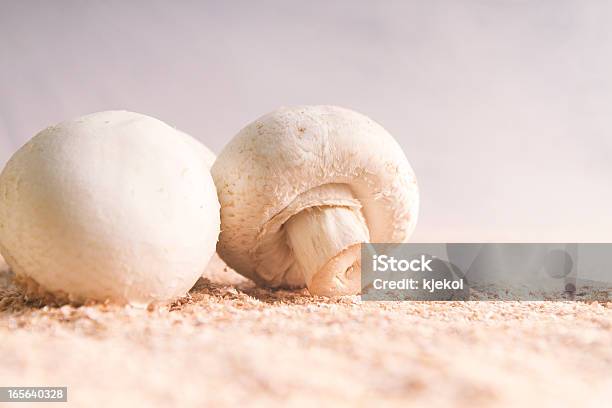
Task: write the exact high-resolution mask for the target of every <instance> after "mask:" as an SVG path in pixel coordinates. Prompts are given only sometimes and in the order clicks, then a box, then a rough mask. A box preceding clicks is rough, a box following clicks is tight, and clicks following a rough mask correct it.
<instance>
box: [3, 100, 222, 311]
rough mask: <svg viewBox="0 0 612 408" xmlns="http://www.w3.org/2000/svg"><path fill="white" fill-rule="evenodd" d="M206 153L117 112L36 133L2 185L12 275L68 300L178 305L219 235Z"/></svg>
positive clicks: (149, 121)
mask: <svg viewBox="0 0 612 408" xmlns="http://www.w3.org/2000/svg"><path fill="white" fill-rule="evenodd" d="M204 149H205V148H204V147H203V145H202V144H200V143H199V142H197V141H196V140H195V139H193V138H191V137H190V136H187V135H186V134H184V133H182V132H179V131H177V130H175V129H173V128H172V127H170V126H168V125H166V124H165V123H163V122H161V121H159V120H157V119H154V118H151V117H149V116H145V115H141V114H138V113H131V112H123V111H108V112H99V113H94V114H90V115H86V116H82V117H80V118H77V119H74V120H69V121H66V122H62V123H60V124H58V125H56V126H52V127H49V128H47V129H45V130H43V131H42V132H40V133H39V134H37V135H36V136H35V137H34V138H33V139H32V140H30V141H29V142H28V143H27V144H26V145H25V146H23V147H22V148H21V149H20V150H19V151H17V152H16V153H15V154H14V155H13V157H12V158H11V159H10V161H9V162H8V164H7V165H6V167H5V169H4V171H3V172H2V174H1V175H0V252H1V253H2V255H3V256H4V258H5V259H6V261H7V263H8V264H9V265H10V266H11V268H12V270H13V271H14V272H15V273H16V275H17V276H19V277H24V278H27V279H30V280H33V281H35V282H36V283H38V284H39V285H40V286H41V287H42V288H43V289H45V290H46V291H50V292H59V293H62V294H66V295H69V296H70V297H71V298H73V299H79V300H81V299H83V300H84V299H94V300H106V299H112V300H117V301H125V302H131V303H136V304H139V303H140V304H146V303H149V302H153V301H164V300H168V299H172V298H175V297H177V296H181V295H184V294H185V293H186V292H187V291H188V290H189V289H190V288H191V287H192V286H193V285H194V283H195V282H196V281H197V279H198V278H199V277H200V276H201V274H202V272H203V271H204V269H205V268H206V265H207V263H208V261H209V260H210V258H211V256H212V255H213V254H214V252H215V245H216V242H217V237H218V233H219V203H218V200H217V196H216V190H215V188H214V183H213V180H212V177H211V175H210V172H209V167H208V164H207V161H206V160H207V159H206V152H205V150H204Z"/></svg>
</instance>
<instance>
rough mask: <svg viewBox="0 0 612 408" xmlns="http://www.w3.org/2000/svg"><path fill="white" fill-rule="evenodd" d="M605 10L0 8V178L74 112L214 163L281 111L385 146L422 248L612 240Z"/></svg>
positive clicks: (109, 4) (25, 4) (471, 6)
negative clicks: (14, 156)
mask: <svg viewBox="0 0 612 408" xmlns="http://www.w3.org/2000/svg"><path fill="white" fill-rule="evenodd" d="M610 21H612V3H610V2H606V1H596V0H592V1H588V2H582V1H579V0H575V1H559V0H555V1H553V0H547V1H546V0H545V1H538V2H532V1H521V0H515V1H510V0H507V1H502V0H492V1H476V0H474V1H467V0H464V1H451V0H449V1H430V2H423V1H396V2H391V1H386V2H373V1H333V2H328V1H309V2H303V1H302V2H297V1H261V2H251V1H244V2H238V1H227V2H201V1H198V2H196V1H175V2H170V1H151V0H148V1H130V2H125V1H95V2H94V1H90V2H84V1H61V0H56V1H10V0H0V165H3V164H4V162H5V161H6V160H7V159H8V157H9V156H10V154H11V153H12V152H13V151H14V150H15V149H16V148H18V147H19V146H20V145H21V144H23V143H24V142H25V141H26V140H27V139H28V138H29V137H31V136H32V135H34V134H35V133H36V132H37V131H39V130H40V129H42V128H43V127H45V126H47V125H49V124H52V123H55V122H58V121H60V120H63V119H65V118H70V117H74V116H78V115H81V114H84V113H89V112H94V111H99V110H105V109H128V110H133V111H137V112H142V113H147V114H150V115H152V116H156V117H158V118H160V119H162V120H164V121H166V122H169V123H171V124H172V125H174V126H176V127H178V128H180V129H182V130H184V131H186V132H188V133H190V134H192V135H193V136H195V137H196V138H198V139H200V140H201V141H203V142H204V143H206V144H207V145H208V146H209V147H211V148H212V149H213V150H215V151H216V152H217V153H218V152H219V151H220V150H221V148H222V147H223V145H224V144H225V143H226V142H227V141H228V140H229V139H230V138H231V137H232V136H233V135H234V134H235V133H236V132H237V131H238V130H239V129H240V128H241V127H242V126H244V125H245V124H246V123H248V122H249V121H251V120H253V119H255V118H256V117H258V116H260V115H261V114H263V113H266V112H268V111H270V110H272V109H274V108H276V107H278V106H280V105H295V104H338V105H343V106H347V107H350V108H353V109H356V110H358V111H361V112H364V113H366V114H368V115H369V116H371V117H372V118H374V119H375V120H377V121H379V122H380V123H381V124H383V125H384V126H385V127H386V128H387V129H388V130H389V131H390V132H391V133H392V134H394V135H395V136H396V137H397V139H398V140H399V141H400V143H401V145H402V146H403V148H404V150H405V152H406V154H407V155H408V157H409V159H410V161H411V162H412V164H413V166H414V168H415V170H416V172H417V175H418V178H419V182H420V185H421V189H422V213H421V219H420V223H419V226H418V228H417V232H416V235H415V239H416V240H420V241H461V240H472V241H612V215H611V214H610V203H611V202H612V185H611V183H610V179H611V175H612V165H611V164H610V162H611V159H612V138H611V131H612V114H611V109H612V93H611V92H612V75H610V73H611V72H612V25H611V24H610Z"/></svg>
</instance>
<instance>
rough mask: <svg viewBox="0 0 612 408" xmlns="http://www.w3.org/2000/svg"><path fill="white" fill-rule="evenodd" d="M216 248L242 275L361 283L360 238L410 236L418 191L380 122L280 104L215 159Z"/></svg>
mask: <svg viewBox="0 0 612 408" xmlns="http://www.w3.org/2000/svg"><path fill="white" fill-rule="evenodd" d="M212 174H213V178H214V180H215V184H216V186H217V193H218V195H219V201H220V203H221V235H220V238H219V243H218V245H217V251H218V252H219V254H220V255H221V257H222V258H223V259H224V260H225V261H226V262H227V263H228V265H229V266H231V267H232V268H234V269H235V270H236V271H238V272H239V273H241V274H242V275H244V276H246V277H248V278H251V279H253V280H255V281H256V282H258V283H259V284H262V285H267V286H271V287H303V286H304V285H306V286H307V287H308V289H309V291H310V292H311V293H312V294H316V295H327V296H333V295H342V294H355V293H359V291H360V286H361V285H360V275H361V268H360V266H361V264H360V262H361V256H360V244H361V243H364V242H368V241H371V242H404V241H406V240H407V239H408V237H409V236H410V234H411V233H412V231H413V229H414V227H415V223H416V220H417V213H418V205H419V194H418V188H417V183H416V179H415V176H414V173H413V171H412V169H411V167H410V164H409V163H408V161H407V160H406V157H405V155H404V153H403V152H402V149H401V148H400V146H399V145H398V144H397V142H396V141H395V140H394V139H393V137H392V136H391V135H390V134H389V133H387V131H385V129H383V128H382V127H381V126H380V125H378V124H377V123H375V122H374V121H372V120H371V119H369V118H367V117H366V116H363V115H361V114H359V113H356V112H353V111H350V110H348V109H343V108H339V107H335V106H303V107H295V108H281V109H279V110H277V111H275V112H272V113H270V114H268V115H265V116H263V117H261V118H260V119H258V120H256V121H255V122H253V123H251V124H250V125H248V126H247V127H245V128H244V129H242V130H241V131H240V133H238V135H237V136H236V137H235V138H234V139H233V140H232V141H231V142H230V143H229V144H228V145H227V146H226V147H225V149H224V150H223V152H222V153H221V154H220V155H219V157H218V159H217V161H216V162H215V164H214V165H213V167H212Z"/></svg>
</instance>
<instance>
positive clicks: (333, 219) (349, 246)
mask: <svg viewBox="0 0 612 408" xmlns="http://www.w3.org/2000/svg"><path fill="white" fill-rule="evenodd" d="M285 228H286V231H287V236H288V241H289V245H290V246H291V248H292V250H293V253H294V256H295V260H296V262H297V263H298V264H299V266H300V268H301V270H302V273H303V275H304V278H305V281H306V286H307V287H308V290H309V291H310V293H312V294H313V295H322V296H334V295H350V294H357V293H359V292H360V288H361V251H360V245H359V244H361V243H363V242H367V241H368V240H369V232H368V228H367V227H366V223H365V220H364V219H363V216H362V215H361V212H360V210H359V209H357V208H350V207H336V206H321V207H312V208H308V209H306V210H303V211H301V212H299V213H298V214H296V215H294V216H293V217H291V218H290V219H289V220H288V221H287V223H286V224H285Z"/></svg>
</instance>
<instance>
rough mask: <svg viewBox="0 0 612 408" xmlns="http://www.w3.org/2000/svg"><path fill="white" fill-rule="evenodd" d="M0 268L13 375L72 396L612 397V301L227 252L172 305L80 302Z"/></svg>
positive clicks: (9, 379) (4, 349) (321, 401)
mask: <svg viewBox="0 0 612 408" xmlns="http://www.w3.org/2000/svg"><path fill="white" fill-rule="evenodd" d="M0 269H1V271H0V356H1V357H0V359H1V363H0V386H68V399H69V402H68V405H69V406H75V407H88V406H96V407H105V406H109V407H110V406H112V407H122V406H129V407H135V406H151V407H157V406H159V407H169V406H181V407H190V406H213V405H214V406H236V405H248V406H266V407H268V406H303V405H304V406H305V405H309V406H316V405H320V406H349V405H350V406H372V405H374V404H383V405H388V406H402V407H410V406H424V405H427V406H430V407H432V406H433V407H436V406H439V407H450V406H459V407H481V406H483V407H486V406H496V407H499V406H502V407H503V406H520V407H523V406H551V407H552V406H555V407H559V406H580V407H589V406H592V407H603V406H610V405H609V404H610V401H612V303H611V302H609V301H608V300H606V299H603V300H602V299H598V300H595V301H580V302H571V301H566V302H510V301H506V302H501V301H497V302H491V301H473V302H364V301H361V300H360V298H359V297H344V298H339V299H325V298H314V297H311V296H309V295H308V294H307V293H306V292H305V291H282V290H280V291H273V290H267V289H262V288H257V287H255V286H254V285H253V284H252V283H250V282H249V281H247V280H246V279H243V278H241V277H240V276H238V275H237V274H235V273H234V272H233V271H231V270H229V269H227V268H226V267H225V266H224V265H223V263H222V262H221V261H220V260H218V259H214V260H213V262H211V265H210V266H209V268H208V270H207V272H206V274H205V278H202V279H200V281H198V283H197V285H196V286H195V287H194V288H193V290H192V291H191V292H190V293H189V295H188V296H187V297H185V298H182V299H180V300H178V301H176V302H174V303H172V304H170V305H166V306H160V307H150V308H149V309H138V308H134V307H129V306H119V305H113V304H90V305H83V306H75V305H61V304H49V303H48V302H47V303H45V302H42V301H40V300H33V299H28V298H27V297H26V296H25V295H23V293H22V292H21V291H19V290H18V288H16V287H15V286H14V284H13V282H12V276H11V274H10V272H8V270H7V268H6V267H5V266H4V267H0ZM315 404H316V405H315ZM5 405H6V404H5ZM15 405H19V406H25V405H24V404H15ZM43 405H45V404H36V406H43ZM52 406H60V404H54V405H52Z"/></svg>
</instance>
